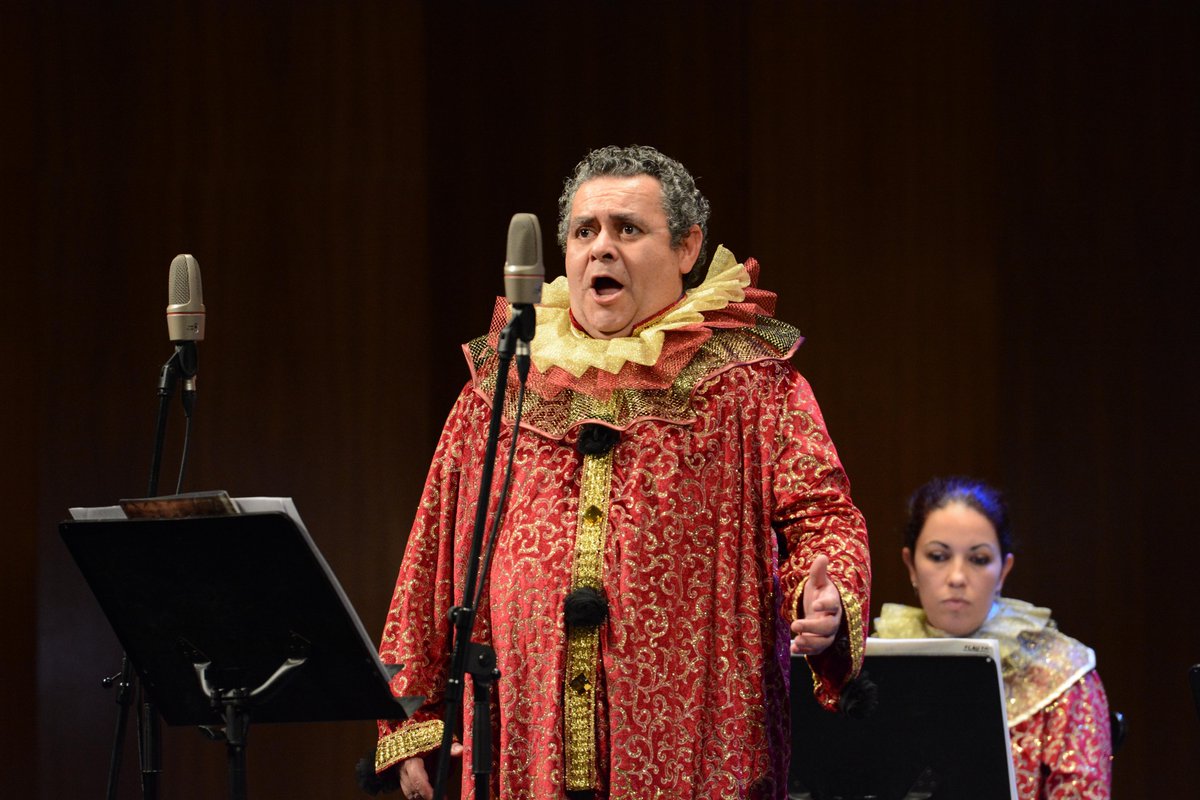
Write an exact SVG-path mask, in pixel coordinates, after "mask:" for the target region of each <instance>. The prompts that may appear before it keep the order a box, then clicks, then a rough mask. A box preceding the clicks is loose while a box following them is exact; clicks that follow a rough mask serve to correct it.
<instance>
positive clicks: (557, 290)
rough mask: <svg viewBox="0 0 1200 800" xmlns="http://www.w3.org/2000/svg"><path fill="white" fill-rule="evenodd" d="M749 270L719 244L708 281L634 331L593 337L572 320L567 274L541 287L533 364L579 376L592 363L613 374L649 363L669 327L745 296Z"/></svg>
mask: <svg viewBox="0 0 1200 800" xmlns="http://www.w3.org/2000/svg"><path fill="white" fill-rule="evenodd" d="M749 285H750V275H749V273H747V272H746V268H745V266H743V265H742V264H739V263H738V262H737V259H736V258H734V257H733V253H731V252H730V251H729V250H726V249H725V247H724V246H723V245H718V246H717V249H716V252H715V253H714V254H713V259H712V263H711V265H710V266H709V268H708V275H707V276H706V277H705V279H704V282H703V283H701V284H700V285H699V286H697V287H696V288H694V289H692V290H690V291H688V292H687V293H685V294H684V296H683V298H682V299H681V300H680V301H679V302H678V303H676V304H675V305H673V306H671V307H670V308H669V309H667V310H666V311H665V312H664V313H663V314H661V315H660V316H657V317H655V318H653V319H651V320H649V321H647V322H646V323H643V324H642V325H640V326H638V328H637V329H636V330H634V331H633V335H631V336H621V337H618V338H615V339H593V338H592V337H591V336H589V335H588V334H587V333H586V332H584V331H582V330H580V329H579V328H577V327H575V324H574V323H573V322H572V321H571V297H570V294H569V292H568V289H567V278H566V276H565V275H563V276H560V277H558V278H556V279H555V280H554V281H553V282H551V283H548V284H546V285H544V286H543V287H542V302H541V304H540V305H538V306H537V336H535V337H533V341H532V342H530V344H529V354H530V358H531V359H532V360H533V365H534V366H535V367H537V368H538V369H539V370H540V371H542V372H548V371H549V370H550V368H551V367H558V368H559V369H563V370H566V371H567V372H568V373H570V374H571V375H573V376H574V377H576V378H578V377H579V376H581V375H583V373H585V372H587V370H588V369H589V368H592V367H595V368H596V369H600V370H604V371H605V372H610V373H612V374H614V375H615V374H617V373H618V372H620V371H621V367H623V366H625V364H626V363H629V362H633V363H634V364H641V365H643V366H650V365H652V364H654V363H655V362H657V361H658V357H659V355H661V354H662V348H663V340H664V339H665V337H666V332H667V331H669V330H674V329H675V328H683V327H686V326H688V325H697V324H699V323H701V322H703V321H704V312H705V311H716V310H717V309H721V308H724V307H725V306H727V305H729V304H730V303H740V302H741V301H742V300H744V299H745V297H746V294H745V291H744V290H745V288H746V287H747V286H749Z"/></svg>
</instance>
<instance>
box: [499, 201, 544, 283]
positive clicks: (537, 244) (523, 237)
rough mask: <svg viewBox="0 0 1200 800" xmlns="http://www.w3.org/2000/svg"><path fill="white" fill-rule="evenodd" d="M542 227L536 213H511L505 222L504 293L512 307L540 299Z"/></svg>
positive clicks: (542, 268) (542, 275) (542, 267)
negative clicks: (510, 216)
mask: <svg viewBox="0 0 1200 800" xmlns="http://www.w3.org/2000/svg"><path fill="white" fill-rule="evenodd" d="M545 279H546V268H545V266H543V264H542V228H541V226H540V225H539V224H538V218H537V215H536V214H513V218H512V221H511V222H509V223H508V258H507V259H506V260H505V262H504V294H505V296H506V297H507V298H508V302H509V303H510V304H511V305H514V306H532V305H534V304H536V303H540V302H541V300H542V282H543V281H544V280H545Z"/></svg>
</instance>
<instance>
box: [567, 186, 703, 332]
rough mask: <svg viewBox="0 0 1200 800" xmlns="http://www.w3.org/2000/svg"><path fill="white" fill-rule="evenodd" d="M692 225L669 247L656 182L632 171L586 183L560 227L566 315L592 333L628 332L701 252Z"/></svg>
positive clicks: (677, 284) (656, 307)
mask: <svg viewBox="0 0 1200 800" xmlns="http://www.w3.org/2000/svg"><path fill="white" fill-rule="evenodd" d="M702 238H703V234H702V233H701V231H700V226H699V225H693V226H692V230H691V231H689V232H688V234H687V236H686V237H684V240H683V241H682V242H681V243H680V245H679V246H678V247H672V246H671V232H670V230H669V228H668V226H667V214H666V212H665V211H664V210H663V202H662V185H661V184H660V183H659V181H658V179H657V178H653V177H651V176H649V175H637V176H633V177H627V178H619V177H601V178H593V179H591V180H589V181H585V182H584V183H583V184H581V185H580V187H579V189H578V190H577V191H576V192H575V198H574V200H573V201H572V203H571V217H570V220H569V221H568V227H567V254H566V268H567V286H568V288H569V290H570V295H571V313H572V314H574V315H575V320H576V322H578V323H579V324H580V325H581V326H582V327H583V329H584V330H585V331H587V333H588V335H590V336H592V337H593V338H595V339H614V338H617V337H619V336H628V335H629V334H630V333H631V332H632V331H633V326H634V325H635V324H637V323H639V322H644V321H645V320H646V319H647V318H648V317H650V316H651V315H652V314H655V313H657V312H658V311H661V310H662V309H664V308H666V307H667V306H669V305H671V304H672V303H674V302H675V301H676V300H678V299H679V297H680V295H681V294H682V293H683V276H684V275H685V274H686V273H688V272H690V271H691V269H692V266H693V264H694V263H695V261H696V256H697V254H698V253H699V250H700V242H701V239H702Z"/></svg>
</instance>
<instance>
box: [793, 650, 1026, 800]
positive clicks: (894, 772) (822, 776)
mask: <svg viewBox="0 0 1200 800" xmlns="http://www.w3.org/2000/svg"><path fill="white" fill-rule="evenodd" d="M863 671H864V672H865V673H866V674H867V675H868V676H869V677H870V679H871V681H872V682H873V683H875V685H876V686H877V688H878V693H879V694H878V697H879V699H878V705H877V706H876V708H875V710H874V712H873V713H871V714H869V715H868V716H866V717H864V718H862V719H854V718H851V717H848V716H846V715H844V714H840V713H831V712H829V711H826V710H824V709H823V708H821V707H820V706H819V705H818V704H817V701H816V699H815V698H814V697H813V694H812V673H811V672H810V671H809V669H808V663H807V661H805V659H804V658H802V657H799V656H797V657H793V659H792V686H791V697H792V760H791V766H790V768H789V771H788V797H789V798H798V799H803V800H810V799H811V800H834V798H838V799H839V800H863V799H865V798H873V799H874V800H1011V799H1014V798H1016V796H1017V795H1016V782H1015V777H1014V774H1013V763H1012V750H1011V745H1010V743H1009V737H1008V722H1007V717H1006V715H1005V710H1004V708H1005V700H1004V686H1003V683H1002V680H1001V677H1000V668H999V648H998V647H997V645H996V642H995V641H993V640H990V639H910V640H903V639H892V640H887V639H869V640H868V641H867V651H866V657H865V659H864V662H863Z"/></svg>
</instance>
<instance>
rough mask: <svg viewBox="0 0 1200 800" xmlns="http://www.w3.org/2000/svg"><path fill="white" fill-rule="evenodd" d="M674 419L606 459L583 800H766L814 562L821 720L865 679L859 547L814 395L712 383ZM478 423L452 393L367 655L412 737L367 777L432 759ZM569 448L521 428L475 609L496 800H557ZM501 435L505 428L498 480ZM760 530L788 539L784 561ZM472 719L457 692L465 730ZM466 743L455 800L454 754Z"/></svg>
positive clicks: (748, 380)
mask: <svg viewBox="0 0 1200 800" xmlns="http://www.w3.org/2000/svg"><path fill="white" fill-rule="evenodd" d="M722 335H726V334H725V333H724V332H723V331H722V330H715V331H713V332H712V337H714V338H715V337H719V336H722ZM690 405H691V408H692V410H693V411H694V417H693V419H692V420H691V421H690V422H687V423H680V422H667V421H663V420H661V419H653V418H651V419H637V420H635V421H633V422H632V423H630V424H629V425H628V426H627V427H626V428H625V429H624V430H623V431H622V432H621V438H620V441H619V443H618V444H617V445H616V447H615V449H614V450H613V455H612V466H611V488H610V492H609V500H608V502H609V506H608V508H607V514H608V517H607V519H608V528H607V534H606V537H605V540H604V547H603V586H604V591H605V594H606V595H607V598H608V601H609V605H610V609H609V617H608V619H607V621H606V622H605V623H604V624H603V625H602V627H601V629H600V645H599V665H598V670H597V672H596V675H597V681H596V683H597V690H596V709H595V713H596V725H595V729H596V734H595V735H596V739H597V741H596V742H595V751H596V754H597V767H598V770H597V771H598V774H599V778H598V780H599V784H600V785H599V787H598V788H597V790H596V792H595V796H596V797H608V798H614V799H616V798H622V799H624V798H629V799H630V800H632V798H639V800H640V799H641V798H652V797H662V798H671V799H672V800H676V799H678V798H711V799H712V800H717V799H718V798H720V799H721V800H728V798H772V799H777V800H782V799H783V798H785V797H786V776H787V763H788V749H789V729H788V724H789V723H788V710H789V706H788V697H787V678H788V674H789V673H788V669H789V655H788V643H789V641H790V636H789V633H788V630H787V625H788V622H789V621H790V620H791V619H793V617H794V615H795V613H796V608H795V603H796V598H797V597H798V596H799V592H800V590H801V587H802V583H803V579H804V576H805V575H806V574H807V571H808V569H809V565H810V564H811V562H812V560H813V559H814V558H815V557H816V556H817V555H818V554H822V553H823V554H825V555H827V556H829V558H830V559H831V563H830V568H829V574H830V577H831V579H832V580H833V582H834V583H835V584H836V585H837V587H838V589H839V591H840V592H841V593H842V597H843V602H844V603H846V604H847V606H848V607H847V609H846V623H845V625H844V628H843V632H842V634H841V635H840V636H839V640H838V641H837V642H836V643H835V645H834V646H833V647H831V648H830V649H829V650H827V651H826V652H825V653H823V654H822V655H821V656H820V657H816V658H813V659H812V663H813V668H814V671H815V672H816V673H817V675H818V679H819V680H818V687H817V694H818V698H819V699H820V700H821V702H822V703H824V704H825V705H826V706H834V705H836V702H837V699H838V692H839V690H840V688H841V686H842V685H843V684H844V682H845V681H846V680H848V679H849V678H850V677H851V676H852V675H853V674H855V673H856V672H857V670H858V668H859V666H860V665H861V653H862V646H863V641H864V638H865V626H864V624H863V621H864V620H866V619H868V618H869V617H868V589H869V586H870V567H869V556H868V549H867V537H866V529H865V525H864V522H863V519H862V516H861V514H860V513H859V511H858V510H857V509H856V508H855V507H854V505H853V504H852V502H851V500H850V496H849V484H848V481H847V479H846V476H845V474H844V472H843V470H842V467H841V464H840V462H839V460H838V457H837V453H836V451H835V449H834V447H833V444H832V442H831V441H830V439H829V437H828V435H827V433H826V431H825V427H824V423H823V420H822V417H821V413H820V410H819V408H818V406H817V403H816V400H815V399H814V397H813V395H812V391H811V389H810V388H809V386H808V384H807V382H806V381H805V380H804V378H803V377H801V376H800V374H799V373H797V372H796V370H795V369H794V368H793V367H792V366H791V364H790V363H788V362H787V361H786V360H784V359H777V360H758V361H754V362H752V363H745V364H734V365H726V366H725V367H724V368H722V369H721V370H719V371H717V372H715V373H714V374H713V377H712V378H711V379H708V380H705V381H702V382H700V383H699V385H698V386H697V387H696V388H695V390H694V393H693V394H692V396H691V400H690ZM488 406H489V403H488V402H487V401H486V400H485V399H484V398H483V396H482V395H481V394H480V393H479V392H477V391H476V390H475V389H474V388H473V387H472V386H470V385H469V386H468V387H467V388H466V389H464V391H463V392H462V394H461V395H460V396H459V398H458V401H457V402H456V404H455V406H454V408H453V410H452V411H451V413H450V416H449V419H448V420H447V422H446V426H445V428H444V430H443V433H442V436H441V439H440V440H439V442H438V446H437V450H436V453H435V455H434V458H433V463H432V467H431V469H430V472H429V475H428V478H427V481H426V484H425V489H424V492H423V494H422V497H421V501H420V507H419V509H418V511H417V516H416V521H415V523H414V525H413V528H412V532H411V534H410V536H409V540H408V545H407V549H406V552H405V555H404V560H403V563H402V565H401V568H400V573H399V577H398V580H397V583H396V591H395V595H394V597H393V600H392V605H391V608H390V611H389V614H388V617H387V621H386V624H385V628H384V634H383V640H382V644H381V647H380V655H381V656H382V658H383V660H384V661H385V662H389V663H399V664H403V669H402V670H401V671H400V672H399V673H398V674H397V675H396V677H395V678H394V680H393V683H392V688H393V691H395V692H396V694H398V695H424V696H425V697H427V698H428V699H427V702H426V704H425V705H424V706H423V707H422V709H421V710H420V711H419V712H418V713H417V714H416V715H415V716H414V717H413V718H412V719H410V720H408V721H406V722H404V723H402V724H399V725H397V724H395V723H392V722H388V721H383V722H381V723H380V726H379V727H380V746H379V751H378V752H379V753H380V754H381V755H380V756H379V757H378V759H377V767H378V768H380V769H382V768H385V767H387V766H388V765H389V764H394V763H398V762H399V761H401V760H403V759H404V758H406V757H409V756H411V755H413V754H415V753H421V752H425V751H428V750H430V749H434V748H436V741H434V740H433V737H432V736H431V735H430V732H431V731H434V729H435V728H436V727H437V723H436V722H433V721H434V720H438V719H440V714H441V708H442V706H441V701H442V689H443V686H444V682H445V673H446V661H447V658H446V655H447V653H446V645H447V619H446V614H447V610H448V609H449V608H450V606H451V605H452V604H454V603H456V602H457V601H458V600H459V597H460V593H461V581H462V578H463V574H464V571H465V561H466V553H467V549H468V546H469V542H470V537H471V530H472V527H473V520H474V516H475V507H476V496H477V492H478V489H477V487H478V482H479V473H480V471H481V468H482V465H481V463H480V462H481V461H482V455H483V452H484V445H485V440H486V435H487V425H488V419H489V413H490V412H489V407H488ZM579 430H580V428H579V426H574V427H571V428H569V429H568V430H567V431H566V433H565V435H563V436H562V437H561V438H552V437H548V436H543V435H539V434H537V433H534V432H532V431H528V430H522V431H521V435H520V437H519V439H518V444H517V450H516V456H515V459H514V470H513V471H514V478H513V482H512V490H511V494H510V497H509V499H508V507H507V511H506V514H505V519H504V524H503V526H502V528H501V533H500V538H499V543H498V546H497V552H496V556H495V561H494V563H493V566H492V574H491V577H490V581H489V584H488V591H487V594H486V598H485V600H484V602H483V603H482V604H481V605H482V607H481V608H480V610H479V622H478V626H477V631H476V636H475V639H476V640H477V641H484V642H487V643H489V644H491V645H492V646H493V647H494V648H495V649H496V652H497V657H498V667H499V669H500V671H501V674H502V677H501V678H500V680H499V681H498V683H497V685H496V687H495V690H494V692H493V697H492V700H493V713H492V718H493V722H494V726H495V736H494V748H495V753H496V769H495V770H494V771H493V778H492V780H493V789H492V794H493V796H494V797H499V798H505V800H508V799H510V798H511V799H515V798H527V799H528V800H553V799H554V798H561V797H564V796H565V790H564V734H563V726H564V720H563V684H564V660H565V648H566V644H565V642H566V633H565V630H564V622H563V602H564V599H565V597H566V595H567V593H568V591H569V589H570V586H571V579H572V560H573V555H574V547H575V534H576V528H577V521H578V518H579V514H580V508H579V498H580V491H581V484H580V481H581V477H580V476H581V466H582V461H583V457H582V456H581V455H580V454H579V453H578V451H577V449H576V442H577V440H578V437H579ZM511 436H512V427H511V425H509V424H508V422H507V421H505V423H504V424H503V425H502V431H501V436H500V442H499V447H498V452H499V453H501V454H502V455H501V457H500V459H499V461H500V463H498V464H497V466H496V474H497V476H498V478H497V482H498V480H499V476H500V475H502V473H503V468H504V463H503V462H504V459H505V456H504V455H503V454H506V453H507V451H508V446H509V444H508V443H509V441H510V437H511ZM494 502H495V500H494V499H493V500H492V503H493V504H494ZM492 510H493V511H494V505H493V509H492ZM489 516H490V515H489ZM776 530H778V531H779V532H780V533H781V534H782V536H783V537H784V539H785V540H786V542H787V552H788V554H787V555H786V556H785V560H783V562H782V563H780V556H779V554H778V552H777V549H778V548H777V539H776V534H775V531H776ZM785 598H786V600H785ZM471 702H472V701H471V693H470V691H469V690H468V692H467V697H466V698H465V702H464V705H465V717H466V720H465V728H464V730H470V725H471V711H472V709H471ZM464 744H465V745H466V748H467V752H466V753H464V756H463V759H462V762H463V763H462V767H463V769H464V782H463V785H464V794H465V796H466V797H471V796H473V791H472V786H471V783H472V782H471V780H470V759H471V752H470V742H469V737H468V741H467V742H465V743H464Z"/></svg>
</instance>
